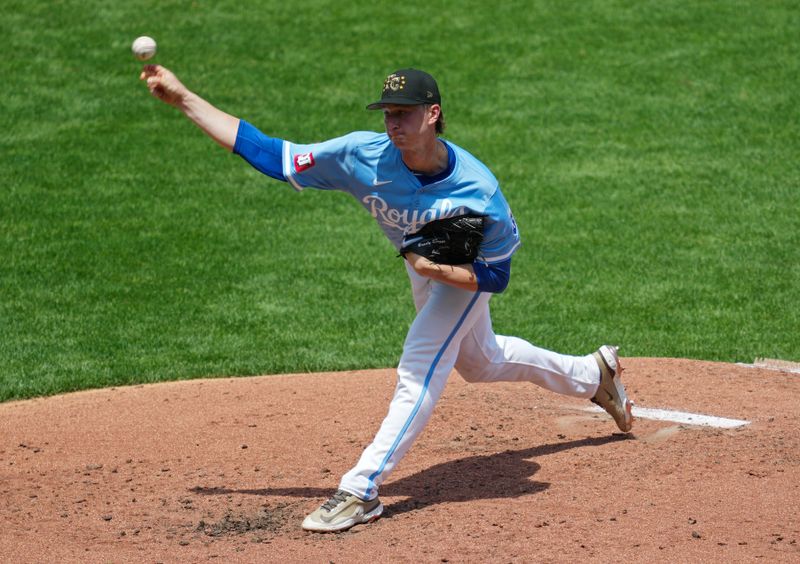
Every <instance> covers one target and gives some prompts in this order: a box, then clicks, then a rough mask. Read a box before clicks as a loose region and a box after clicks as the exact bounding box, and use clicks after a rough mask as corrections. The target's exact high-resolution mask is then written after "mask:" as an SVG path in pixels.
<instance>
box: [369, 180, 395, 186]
mask: <svg viewBox="0 0 800 564" xmlns="http://www.w3.org/2000/svg"><path fill="white" fill-rule="evenodd" d="M390 182H391V180H378V179H377V178H375V179H373V180H372V185H373V186H383V185H384V184H389V183H390Z"/></svg>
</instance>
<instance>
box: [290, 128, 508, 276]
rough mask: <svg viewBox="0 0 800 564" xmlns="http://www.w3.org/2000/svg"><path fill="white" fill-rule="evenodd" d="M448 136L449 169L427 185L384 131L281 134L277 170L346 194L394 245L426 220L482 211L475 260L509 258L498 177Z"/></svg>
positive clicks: (295, 181) (296, 181)
mask: <svg viewBox="0 0 800 564" xmlns="http://www.w3.org/2000/svg"><path fill="white" fill-rule="evenodd" d="M446 143H447V144H448V145H449V146H450V148H451V149H452V150H453V153H454V154H455V164H454V167H453V171H452V173H451V174H450V175H448V176H447V177H446V178H444V179H442V180H439V181H437V182H433V183H431V184H427V185H425V186H423V184H422V183H421V182H420V181H419V179H418V178H417V177H416V176H415V175H414V174H413V173H412V172H411V171H410V170H409V169H408V167H407V166H406V165H405V164H404V163H403V160H402V155H401V153H400V151H399V150H398V149H397V148H396V147H395V146H394V145H393V144H392V142H391V141H390V140H389V137H388V135H386V134H385V133H373V132H364V131H359V132H355V133H350V134H348V135H345V136H343V137H338V138H336V139H331V140H329V141H324V142H322V143H313V144H309V145H300V144H296V143H291V142H289V141H284V142H283V175H284V176H285V177H286V179H287V180H288V181H289V183H290V184H291V185H292V186H293V187H294V188H295V189H297V190H302V189H303V188H306V187H312V188H320V189H323V190H341V191H343V192H347V193H349V194H352V196H353V197H355V198H356V199H357V200H358V201H359V202H360V203H361V205H362V206H364V208H366V209H367V211H369V212H370V214H372V217H374V218H375V220H376V221H377V222H378V225H380V227H381V229H383V232H384V233H385V234H386V236H387V237H388V238H389V240H390V241H391V242H392V244H393V245H394V246H395V247H396V248H397V249H400V246H401V243H402V240H403V236H404V235H406V234H408V233H414V232H416V231H418V230H419V229H420V228H421V227H422V226H423V225H425V224H426V223H428V222H429V221H432V220H435V219H441V218H443V217H450V216H455V215H461V214H465V213H472V214H478V215H485V216H486V228H485V231H484V240H483V243H482V244H481V247H480V253H479V260H481V261H483V262H485V263H487V264H492V263H497V262H502V261H507V260H509V259H510V258H511V256H512V255H513V254H514V252H515V251H516V250H517V248H518V247H519V245H520V238H519V232H518V231H517V225H516V222H515V221H514V217H513V215H512V214H511V209H510V208H509V207H508V203H507V202H506V200H505V198H504V197H503V194H502V192H501V191H500V188H499V186H498V183H497V179H496V178H495V177H494V175H493V174H492V173H491V172H490V171H489V169H488V168H486V167H485V166H484V165H483V164H482V163H481V162H480V161H479V160H478V159H476V158H475V157H473V156H472V155H471V154H469V153H468V152H467V151H465V150H464V149H461V148H460V147H458V146H456V145H454V144H453V143H450V142H446Z"/></svg>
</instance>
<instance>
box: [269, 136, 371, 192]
mask: <svg viewBox="0 0 800 564" xmlns="http://www.w3.org/2000/svg"><path fill="white" fill-rule="evenodd" d="M365 135H367V136H375V134H374V133H364V132H355V133H350V134H348V135H345V136H343V137H337V138H335V139H330V140H328V141H323V142H321V143H312V144H308V145H300V144H297V143H285V144H284V153H283V174H284V176H285V177H286V179H287V180H288V181H289V183H290V184H291V185H292V186H293V187H294V188H295V189H297V190H302V189H303V188H306V187H309V188H321V189H323V190H346V189H347V187H348V186H350V185H351V184H352V182H353V176H354V173H355V166H356V164H355V162H354V161H355V160H356V159H355V158H354V154H355V153H356V152H357V150H358V147H359V146H361V145H362V143H363V141H364V139H362V138H363V137H364V136H365Z"/></svg>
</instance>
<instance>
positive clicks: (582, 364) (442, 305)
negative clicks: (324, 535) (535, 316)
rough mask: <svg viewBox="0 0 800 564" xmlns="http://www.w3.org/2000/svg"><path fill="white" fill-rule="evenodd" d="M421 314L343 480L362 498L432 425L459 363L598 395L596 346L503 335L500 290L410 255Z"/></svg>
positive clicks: (470, 370) (470, 373)
mask: <svg viewBox="0 0 800 564" xmlns="http://www.w3.org/2000/svg"><path fill="white" fill-rule="evenodd" d="M406 268H407V270H408V273H409V277H410V278H411V287H412V290H413V293H414V304H415V306H416V308H417V317H416V319H414V322H413V323H412V324H411V328H410V329H409V331H408V335H407V336H406V341H405V344H404V346H403V354H402V356H401V357H400V363H399V365H398V367H397V387H396V388H395V392H394V397H393V398H392V402H391V404H390V405H389V413H388V414H387V415H386V418H385V419H384V420H383V423H382V424H381V426H380V429H379V430H378V433H377V434H376V435H375V438H374V439H373V441H372V443H371V444H370V445H369V446H368V447H367V448H366V449H365V450H364V452H363V454H362V455H361V458H360V459H359V461H358V463H357V464H356V465H355V467H353V468H352V469H351V470H350V471H349V472H347V473H346V474H345V475H344V476H343V477H342V480H341V482H340V484H339V488H340V489H343V490H345V491H347V492H350V493H352V494H355V495H356V496H358V497H360V498H362V499H372V498H374V497H376V496H377V495H378V488H379V487H380V485H381V484H382V483H383V481H384V480H385V479H386V478H387V476H388V475H389V474H390V473H391V471H392V470H393V469H394V467H395V466H396V465H397V463H398V462H399V461H400V459H402V458H403V455H405V453H406V452H407V451H408V449H409V448H410V447H411V445H412V443H413V442H414V440H415V439H416V438H417V436H418V435H419V434H420V432H422V429H424V428H425V425H426V424H427V422H428V420H429V419H430V416H431V414H432V413H433V408H434V407H435V406H436V402H437V401H438V400H439V397H440V396H441V394H442V391H443V390H444V387H445V384H446V383H447V378H448V376H449V375H450V373H451V371H452V370H453V368H454V367H455V368H456V369H457V370H458V372H459V374H461V376H462V377H463V378H464V379H465V380H467V381H468V382H502V381H505V382H532V383H534V384H537V385H539V386H541V387H543V388H545V389H547V390H551V391H553V392H556V393H559V394H564V395H568V396H573V397H579V398H591V397H593V396H594V394H595V392H596V391H597V386H598V384H599V382H600V368H599V367H598V366H597V362H596V361H595V360H594V358H593V357H592V355H591V354H589V355H586V356H569V355H563V354H559V353H555V352H551V351H548V350H545V349H542V348H539V347H535V346H534V345H532V344H530V343H529V342H527V341H525V340H523V339H519V338H517V337H504V336H501V335H495V334H494V331H493V330H492V321H491V317H490V315H489V300H490V298H491V297H492V294H490V293H486V292H470V291H467V290H461V289H458V288H454V287H452V286H448V285H447V284H443V283H441V282H436V281H433V280H431V279H429V278H425V277H423V276H420V275H419V274H417V273H416V272H415V271H414V270H413V269H412V268H411V267H410V266H409V265H408V264H407V263H406Z"/></svg>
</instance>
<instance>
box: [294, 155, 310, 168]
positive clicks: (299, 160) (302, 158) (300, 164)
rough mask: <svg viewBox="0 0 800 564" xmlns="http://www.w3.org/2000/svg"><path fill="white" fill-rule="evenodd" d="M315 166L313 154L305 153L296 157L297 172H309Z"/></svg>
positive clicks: (295, 166)
mask: <svg viewBox="0 0 800 564" xmlns="http://www.w3.org/2000/svg"><path fill="white" fill-rule="evenodd" d="M312 166H314V154H313V153H303V154H301V155H295V156H294V170H295V171H297V172H303V171H304V170H308V169H309V168H311V167H312Z"/></svg>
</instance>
